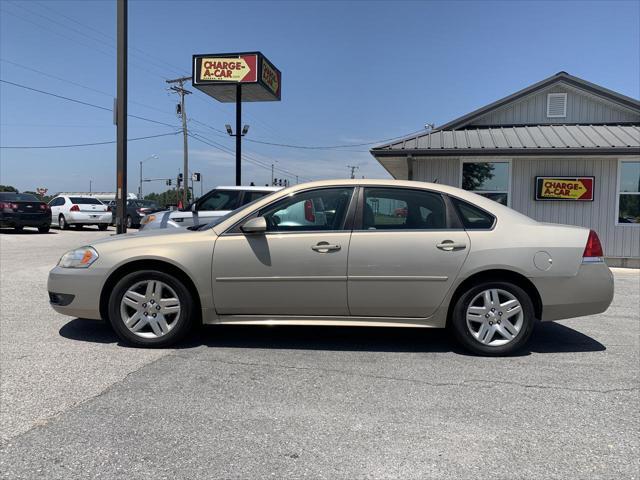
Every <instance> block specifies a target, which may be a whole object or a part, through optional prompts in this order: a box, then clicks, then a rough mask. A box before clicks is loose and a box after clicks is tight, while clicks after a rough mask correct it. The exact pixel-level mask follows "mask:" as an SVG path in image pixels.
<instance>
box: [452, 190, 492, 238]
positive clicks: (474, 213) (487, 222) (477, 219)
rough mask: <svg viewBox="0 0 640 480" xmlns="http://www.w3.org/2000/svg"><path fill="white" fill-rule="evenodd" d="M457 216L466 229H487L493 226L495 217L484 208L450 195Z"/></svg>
mask: <svg viewBox="0 0 640 480" xmlns="http://www.w3.org/2000/svg"><path fill="white" fill-rule="evenodd" d="M450 198H451V201H452V202H453V204H454V206H455V208H456V211H457V213H458V216H459V217H460V220H461V221H462V224H463V225H464V228H465V229H467V230H488V229H490V228H491V227H493V224H494V223H495V221H496V217H494V216H493V215H491V214H490V213H489V212H487V211H486V210H482V209H481V208H478V207H476V206H475V205H472V204H470V203H468V202H465V201H463V200H460V199H459V198H454V197H450Z"/></svg>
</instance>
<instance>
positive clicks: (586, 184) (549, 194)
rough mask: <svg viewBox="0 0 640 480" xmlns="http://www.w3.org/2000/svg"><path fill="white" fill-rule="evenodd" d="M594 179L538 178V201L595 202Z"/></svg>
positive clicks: (536, 197)
mask: <svg viewBox="0 0 640 480" xmlns="http://www.w3.org/2000/svg"><path fill="white" fill-rule="evenodd" d="M593 184H594V177H561V176H559V177H536V196H535V199H536V200H565V201H578V202H592V201H593Z"/></svg>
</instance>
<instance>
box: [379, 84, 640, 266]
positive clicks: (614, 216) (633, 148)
mask: <svg viewBox="0 0 640 480" xmlns="http://www.w3.org/2000/svg"><path fill="white" fill-rule="evenodd" d="M371 153H372V155H373V156H374V157H375V158H376V159H377V160H378V161H379V162H380V163H381V164H382V165H383V166H384V168H386V170H387V171H388V172H389V173H390V174H391V175H392V176H393V177H394V178H398V179H410V180H420V181H425V182H437V183H444V184H447V185H454V186H457V187H462V188H465V189H467V190H472V191H475V192H476V193H479V194H481V195H485V196H487V197H490V198H493V199H494V200H496V201H500V202H502V203H505V204H507V205H509V206H510V207H511V208H514V209H515V210H518V211H520V212H522V213H524V214H526V215H528V216H530V217H532V218H535V219H536V220H539V221H542V222H551V223H565V224H572V225H581V226H585V227H588V228H592V229H594V230H596V231H597V232H598V235H599V236H600V240H601V241H602V244H603V247H604V250H605V256H606V257H607V263H609V264H610V265H618V266H634V267H640V102H639V101H638V100H635V99H633V98H629V97H626V96H624V95H621V94H619V93H616V92H613V91H611V90H609V89H606V88H604V87H601V86H598V85H595V84H593V83H590V82H587V81H585V80H582V79H580V78H577V77H574V76H572V75H569V74H568V73H566V72H560V73H557V74H556V75H553V76H551V77H549V78H546V79H544V80H542V81H541V82H538V83H536V84H534V85H531V86H529V87H527V88H525V89H523V90H520V91H518V92H516V93H514V94H512V95H509V96H508V97H505V98H503V99H501V100H498V101H496V102H494V103H491V104H490V105H487V106H486V107H483V108H480V109H478V110H476V111H474V112H471V113H469V114H467V115H464V116H462V117H460V118H457V119H455V120H453V121H451V122H448V123H446V124H444V125H442V126H439V127H437V128H435V129H433V130H431V131H425V133H420V134H418V135H414V136H411V137H407V138H404V139H402V140H400V141H394V142H392V143H388V144H385V145H381V146H378V147H375V148H373V149H371ZM565 182H567V183H565ZM545 185H546V186H550V187H555V186H558V187H559V188H576V190H573V191H572V190H563V189H557V190H553V188H550V189H546V188H545V187H544V186H545ZM567 185H569V186H567ZM554 192H555V196H554ZM576 192H577V193H576ZM581 192H584V193H581ZM579 195H581V196H579Z"/></svg>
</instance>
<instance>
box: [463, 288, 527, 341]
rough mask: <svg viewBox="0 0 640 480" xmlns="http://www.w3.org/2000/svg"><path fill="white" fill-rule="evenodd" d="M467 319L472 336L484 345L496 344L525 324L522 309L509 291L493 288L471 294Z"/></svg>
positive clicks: (516, 334) (509, 337)
mask: <svg viewBox="0 0 640 480" xmlns="http://www.w3.org/2000/svg"><path fill="white" fill-rule="evenodd" d="M466 321H467V329H468V330H469V333H471V335H472V336H473V338H475V339H476V340H477V341H478V342H480V343H482V344H483V345H488V346H491V347H498V346H501V345H506V344H507V343H510V342H512V341H513V340H514V339H515V338H516V337H517V336H518V334H519V333H520V330H521V329H522V327H523V325H524V312H523V310H522V305H520V302H519V301H518V299H517V298H516V297H515V296H514V295H513V294H512V293H510V292H508V291H506V290H502V289H499V288H492V289H488V290H484V291H482V292H480V293H479V294H477V295H476V296H475V297H473V300H471V302H470V303H469V306H468V307H467V312H466Z"/></svg>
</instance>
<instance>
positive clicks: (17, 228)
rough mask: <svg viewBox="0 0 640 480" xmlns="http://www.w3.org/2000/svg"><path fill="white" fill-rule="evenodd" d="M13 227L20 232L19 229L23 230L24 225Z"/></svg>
mask: <svg viewBox="0 0 640 480" xmlns="http://www.w3.org/2000/svg"><path fill="white" fill-rule="evenodd" d="M13 229H14V230H15V231H16V232H21V231H23V230H24V227H23V226H22V225H16V226H15V227H13Z"/></svg>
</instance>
